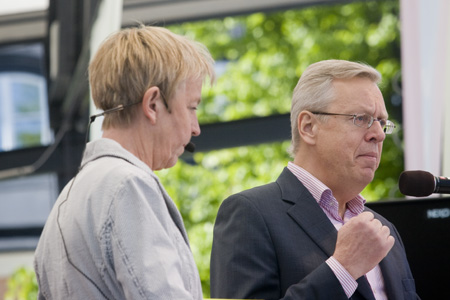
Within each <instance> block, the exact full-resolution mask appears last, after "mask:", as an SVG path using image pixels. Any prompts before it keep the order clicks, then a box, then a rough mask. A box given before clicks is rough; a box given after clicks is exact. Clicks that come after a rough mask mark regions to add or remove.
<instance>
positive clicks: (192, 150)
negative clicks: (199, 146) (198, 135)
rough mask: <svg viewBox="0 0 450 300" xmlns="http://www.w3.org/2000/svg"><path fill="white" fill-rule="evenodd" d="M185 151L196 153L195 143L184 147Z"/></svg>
mask: <svg viewBox="0 0 450 300" xmlns="http://www.w3.org/2000/svg"><path fill="white" fill-rule="evenodd" d="M184 150H186V151H187V152H191V153H193V152H194V151H195V144H194V143H193V142H189V143H187V145H186V146H184Z"/></svg>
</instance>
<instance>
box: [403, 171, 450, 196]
mask: <svg viewBox="0 0 450 300" xmlns="http://www.w3.org/2000/svg"><path fill="white" fill-rule="evenodd" d="M398 186H399V188H400V192H401V193H402V194H403V195H406V196H414V197H426V196H429V195H431V194H433V193H437V194H450V179H449V178H448V177H443V176H439V177H436V176H433V174H431V173H429V172H426V171H419V170H416V171H404V172H402V173H401V174H400V178H399V180H398Z"/></svg>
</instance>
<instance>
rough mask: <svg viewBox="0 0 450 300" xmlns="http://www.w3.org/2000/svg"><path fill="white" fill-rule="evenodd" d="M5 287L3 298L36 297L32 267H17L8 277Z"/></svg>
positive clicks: (36, 288) (30, 298)
mask: <svg viewBox="0 0 450 300" xmlns="http://www.w3.org/2000/svg"><path fill="white" fill-rule="evenodd" d="M7 289H8V290H7V292H6V294H5V295H4V297H5V300H32V299H37V293H38V286H37V281H36V276H35V274H34V271H33V269H31V268H26V267H21V268H19V269H17V270H16V271H15V272H14V274H13V275H12V276H11V277H10V278H9V279H8V286H7ZM0 296H1V295H0Z"/></svg>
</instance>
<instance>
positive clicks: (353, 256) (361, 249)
mask: <svg viewBox="0 0 450 300" xmlns="http://www.w3.org/2000/svg"><path fill="white" fill-rule="evenodd" d="M394 242H395V239H394V238H393V237H392V236H391V235H390V230H389V228H388V227H387V226H383V225H382V224H381V222H380V221H378V220H377V219H375V218H374V215H373V214H372V213H371V212H363V213H361V214H360V215H359V216H357V217H354V218H352V219H350V221H348V222H347V223H346V224H344V226H342V227H341V229H339V231H338V237H337V242H336V249H335V251H334V254H333V257H334V258H335V259H337V261H339V263H340V264H341V265H342V266H343V267H344V268H345V269H346V270H347V271H348V272H349V273H350V275H352V276H353V278H354V279H355V280H356V279H358V278H359V277H361V276H363V275H365V274H366V273H367V272H369V271H370V270H372V269H373V268H374V267H375V266H376V265H377V264H378V263H379V262H380V261H381V260H382V259H383V258H384V257H385V256H386V255H387V254H388V252H389V250H391V248H392V246H394Z"/></svg>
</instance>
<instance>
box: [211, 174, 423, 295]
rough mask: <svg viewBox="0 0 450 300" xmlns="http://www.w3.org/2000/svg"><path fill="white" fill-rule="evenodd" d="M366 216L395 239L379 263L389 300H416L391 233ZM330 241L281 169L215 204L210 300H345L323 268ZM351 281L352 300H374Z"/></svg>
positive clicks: (326, 226)
mask: <svg viewBox="0 0 450 300" xmlns="http://www.w3.org/2000/svg"><path fill="white" fill-rule="evenodd" d="M365 210H367V211H371V212H373V211H372V210H370V209H369V208H365ZM373 213H374V215H375V217H376V218H377V219H378V220H380V221H381V223H383V224H384V225H386V226H388V227H389V229H390V230H391V235H392V236H393V237H394V238H395V244H394V246H393V248H392V249H391V250H390V252H389V254H388V255H387V256H386V257H385V258H384V259H383V260H382V261H381V262H380V268H381V271H382V274H383V277H384V284H385V288H386V292H387V295H388V297H389V299H390V300H396V299H405V300H406V299H419V297H418V296H417V294H416V290H415V284H414V279H413V277H412V274H411V270H410V268H409V264H408V261H407V258H406V254H405V251H404V246H403V243H402V241H401V239H400V236H399V234H398V232H397V230H396V229H395V227H394V226H393V225H392V224H391V223H390V222H388V221H387V220H386V219H385V218H383V217H382V216H380V215H379V214H377V213H375V212H373ZM336 240H337V230H336V229H335V227H334V226H333V224H332V223H331V222H330V220H329V219H328V218H327V216H326V215H325V213H324V212H323V211H322V209H321V208H320V206H319V205H318V203H317V202H316V200H315V199H314V198H313V197H312V195H311V194H310V193H309V191H308V190H307V189H306V188H305V187H304V186H303V185H302V184H301V183H300V181H299V180H298V179H297V178H296V177H295V176H294V175H293V174H292V173H291V172H290V171H289V170H288V169H287V168H285V169H284V170H283V172H282V173H281V175H280V176H279V178H278V179H277V181H276V182H273V183H270V184H267V185H264V186H260V187H256V188H253V189H250V190H247V191H244V192H241V193H238V194H235V195H232V196H230V197H229V198H227V199H226V200H225V201H224V202H223V204H222V205H221V207H220V209H219V212H218V215H217V219H216V224H215V227H214V241H213V247H212V254H211V297H212V298H238V299H250V298H253V299H255V298H256V299H308V300H309V299H326V300H329V299H348V298H347V296H346V295H345V292H344V290H343V288H342V286H341V285H340V283H339V281H338V279H337V278H336V276H335V275H334V273H333V272H332V270H331V269H330V268H329V266H328V265H327V264H326V263H325V261H326V260H327V259H328V258H329V257H330V256H331V255H332V254H333V252H334V249H335V245H336ZM357 281H358V288H357V290H356V292H355V293H354V294H353V296H352V298H351V299H372V300H374V299H375V298H374V296H373V293H372V291H371V289H370V286H369V283H368V282H367V280H366V279H365V277H364V276H363V277H361V278H359V279H358V280H357Z"/></svg>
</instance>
